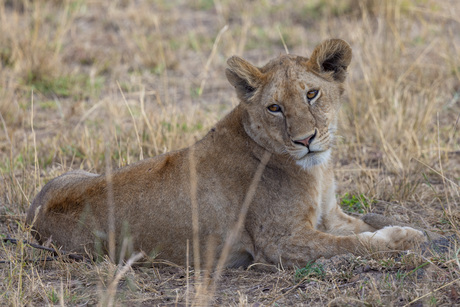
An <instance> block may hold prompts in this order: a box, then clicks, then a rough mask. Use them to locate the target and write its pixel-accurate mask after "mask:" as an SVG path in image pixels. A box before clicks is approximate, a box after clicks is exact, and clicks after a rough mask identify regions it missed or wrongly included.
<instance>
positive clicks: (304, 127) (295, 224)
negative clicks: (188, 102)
mask: <svg viewBox="0 0 460 307" xmlns="http://www.w3.org/2000/svg"><path fill="white" fill-rule="evenodd" d="M350 60H351V48H350V46H349V45H348V44H347V43H346V42H344V41H342V40H338V39H333V40H327V41H325V42H323V43H322V44H320V45H319V46H317V47H316V49H315V50H314V52H313V54H312V56H311V58H310V59H308V58H305V57H300V56H293V55H282V56H279V57H278V58H275V59H273V60H272V61H270V62H269V63H268V64H267V65H265V66H264V67H262V68H257V67H255V66H253V65H252V64H250V63H248V62H247V61H245V60H243V59H241V58H238V57H232V58H230V59H229V60H228V65H229V68H228V69H227V71H226V74H227V78H228V80H229V81H230V83H231V84H232V85H233V86H234V87H235V89H236V93H237V95H238V97H239V99H240V101H241V102H240V104H239V105H238V106H237V107H236V108H235V109H234V110H233V111H232V112H231V113H230V114H229V115H227V116H226V117H225V118H224V119H222V120H221V121H220V122H218V123H217V124H216V126H215V127H214V128H212V129H211V130H210V131H209V133H208V134H207V135H206V136H205V137H204V138H203V139H202V140H201V141H199V142H197V143H196V144H194V145H193V146H191V147H190V148H187V149H183V150H180V151H176V152H171V153H167V154H164V155H161V156H157V157H155V158H151V159H146V160H143V161H140V162H138V163H135V164H132V165H129V166H127V167H124V168H122V169H120V170H117V171H114V172H113V174H112V176H111V178H112V179H111V180H107V176H105V175H95V174H90V173H87V172H84V171H75V172H70V173H67V174H64V175H62V176H60V177H58V178H55V179H54V180H52V181H50V182H49V183H48V184H47V185H45V187H44V188H43V189H42V191H41V192H40V193H39V194H38V195H37V197H36V198H35V199H34V201H33V203H32V205H31V207H30V209H29V211H28V214H27V221H28V222H29V223H32V222H33V229H34V234H35V236H36V238H37V239H38V240H39V241H40V242H43V241H45V240H48V239H50V238H51V240H52V242H54V244H56V245H58V246H62V248H63V249H64V250H67V251H76V252H89V253H93V254H96V253H100V252H102V253H104V252H107V246H108V245H107V236H108V233H109V230H110V228H109V226H110V223H109V220H110V218H109V217H110V215H111V213H110V212H113V220H114V227H115V228H114V234H115V237H116V238H115V239H116V240H115V242H116V247H117V249H118V250H119V249H120V247H121V245H122V242H123V240H124V239H126V238H129V240H127V241H126V242H130V247H131V248H130V249H129V250H137V251H144V252H145V253H147V254H151V253H154V254H156V255H158V257H159V258H161V259H166V260H169V261H172V262H175V263H178V264H184V263H185V262H186V246H187V240H189V241H190V242H192V240H193V235H192V234H193V227H192V205H191V178H190V154H191V153H194V159H193V160H194V161H196V177H195V178H193V179H196V183H197V203H198V214H199V238H200V242H199V243H200V249H201V250H200V254H201V255H205V254H206V249H207V246H208V245H207V242H214V243H215V247H216V255H217V256H218V255H219V254H220V253H221V251H222V248H223V245H224V243H225V240H226V238H227V236H228V234H229V231H230V230H231V229H233V227H234V225H235V223H236V221H237V219H238V215H239V213H240V209H241V207H242V204H243V202H244V199H245V196H246V194H247V192H248V189H249V185H250V183H251V181H252V179H253V177H254V174H255V172H256V169H257V167H258V166H259V164H260V161H261V159H262V156H263V155H264V153H265V152H267V151H268V152H269V153H270V154H271V156H270V160H269V161H268V163H267V165H266V166H265V168H264V171H263V173H262V177H261V180H260V181H259V183H258V185H257V188H256V190H255V195H254V198H253V200H252V202H251V204H250V206H249V210H248V212H247V215H246V217H245V220H244V227H243V229H242V231H241V234H240V236H239V237H238V240H237V241H236V243H235V244H233V245H232V248H231V251H230V255H229V257H228V261H227V266H240V265H248V264H250V263H251V262H258V263H266V264H278V263H280V262H281V263H282V264H283V265H285V266H290V265H300V266H301V265H305V264H306V263H307V262H308V261H311V260H314V259H316V258H318V257H321V256H324V257H331V256H334V255H337V254H341V253H345V252H352V253H362V252H363V251H364V249H363V248H362V247H363V246H368V247H371V248H373V249H379V250H388V249H391V250H394V249H406V248H410V247H411V246H413V244H416V243H418V242H421V241H423V240H424V237H423V234H422V233H421V232H420V231H418V230H415V229H413V228H409V227H398V226H394V227H386V228H383V229H381V230H377V229H375V228H373V227H372V226H370V225H368V224H366V223H364V222H363V221H361V220H359V219H356V218H353V217H350V216H348V215H346V214H344V213H343V212H342V210H341V209H340V207H339V206H338V205H337V202H336V199H335V182H334V174H333V165H332V162H331V161H330V153H331V149H332V144H333V142H334V134H335V131H336V126H337V112H338V110H339V107H340V97H341V95H342V92H343V81H344V80H345V78H346V70H347V66H348V65H349V63H350ZM311 90H317V91H318V95H317V96H316V97H315V98H314V99H311V100H309V99H307V97H306V94H307V92H308V91H311ZM274 104H276V105H278V106H280V108H281V109H280V112H272V111H270V110H269V109H268V107H269V106H271V105H274ZM312 135H314V137H313V139H312V140H311V141H310V144H309V146H308V147H307V146H305V145H302V144H301V143H299V142H298V141H299V140H305V139H306V138H308V137H310V136H312ZM295 141H297V142H295ZM192 149H193V150H192ZM110 200H113V210H112V211H110V208H109V201H110ZM35 215H36V216H35ZM191 244H192V243H190V245H191ZM190 250H192V249H190ZM190 257H191V259H193V255H192V254H191V253H190ZM203 258H204V257H203Z"/></svg>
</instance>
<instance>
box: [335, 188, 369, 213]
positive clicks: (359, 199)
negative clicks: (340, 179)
mask: <svg viewBox="0 0 460 307" xmlns="http://www.w3.org/2000/svg"><path fill="white" fill-rule="evenodd" d="M340 206H341V207H342V209H343V210H344V211H346V212H351V213H360V214H362V213H364V212H366V209H368V208H369V202H368V201H367V199H366V198H365V197H364V194H359V195H358V196H356V195H351V194H349V193H345V195H343V196H342V198H341V200H340Z"/></svg>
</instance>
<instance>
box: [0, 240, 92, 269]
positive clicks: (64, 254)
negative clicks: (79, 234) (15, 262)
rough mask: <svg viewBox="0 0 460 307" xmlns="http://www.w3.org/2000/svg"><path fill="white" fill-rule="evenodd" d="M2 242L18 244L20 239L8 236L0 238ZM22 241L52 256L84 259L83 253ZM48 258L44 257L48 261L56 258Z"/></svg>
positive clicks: (77, 259)
mask: <svg viewBox="0 0 460 307" xmlns="http://www.w3.org/2000/svg"><path fill="white" fill-rule="evenodd" d="M2 242H3V243H6V242H10V243H12V244H19V242H20V241H19V240H18V239H13V238H9V237H8V238H4V239H2ZM22 243H23V244H26V245H29V246H30V247H33V248H36V249H41V250H45V251H48V252H51V253H53V254H54V256H67V257H69V259H72V260H76V261H83V260H85V257H84V256H83V255H80V254H75V253H70V252H66V251H63V250H57V249H55V248H52V247H46V246H43V245H40V244H35V243H30V242H28V241H27V240H23V241H22ZM49 258H50V257H48V258H46V259H45V260H46V261H48V260H50V261H52V260H56V257H53V258H51V259H49ZM0 263H6V262H2V261H0Z"/></svg>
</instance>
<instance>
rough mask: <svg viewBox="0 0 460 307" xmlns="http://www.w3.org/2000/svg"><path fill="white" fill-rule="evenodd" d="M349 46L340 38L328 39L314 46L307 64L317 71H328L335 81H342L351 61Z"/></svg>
mask: <svg viewBox="0 0 460 307" xmlns="http://www.w3.org/2000/svg"><path fill="white" fill-rule="evenodd" d="M351 56H352V52H351V47H350V45H348V43H347V42H345V41H344V40H341V39H328V40H325V41H324V42H322V43H321V44H319V45H318V46H316V48H315V50H314V51H313V53H312V55H311V57H310V59H309V60H308V62H307V66H308V67H309V68H310V69H311V70H313V71H316V72H318V73H330V74H332V77H333V78H334V80H335V81H338V82H343V81H345V78H346V76H347V68H348V65H350V61H351Z"/></svg>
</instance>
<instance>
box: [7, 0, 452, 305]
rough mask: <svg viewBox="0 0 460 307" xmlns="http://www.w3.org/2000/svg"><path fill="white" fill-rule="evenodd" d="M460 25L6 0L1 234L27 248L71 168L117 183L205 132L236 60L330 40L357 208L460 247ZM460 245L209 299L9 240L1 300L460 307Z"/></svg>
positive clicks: (357, 3)
mask: <svg viewBox="0 0 460 307" xmlns="http://www.w3.org/2000/svg"><path fill="white" fill-rule="evenodd" d="M458 16H460V4H459V3H458V1H455V0H448V1H442V2H439V1H431V0H426V1H415V0H414V1H409V0H401V1H397V0H389V1H372V0H346V1H335V0H315V1H301V0H294V1H289V2H283V1H274V0H273V1H250V2H248V1H242V0H241V1H240V0H238V1H227V0H214V1H211V0H192V1H179V0H178V1H173V2H171V1H162V0H158V1H147V0H140V1H124V0H118V1H104V0H54V1H45V0H35V1H30V0H18V1H12V0H1V1H0V27H1V29H0V65H1V74H0V115H1V116H0V122H1V125H0V131H1V132H0V182H1V185H0V191H1V194H0V195H1V198H0V236H2V238H5V237H6V236H10V237H14V238H17V239H26V240H29V239H30V238H29V232H28V229H27V228H26V226H25V225H24V216H25V210H26V209H27V208H28V206H29V204H30V201H31V200H32V199H33V197H34V195H35V194H36V193H37V192H38V191H39V190H40V188H41V187H42V186H43V185H44V184H45V183H46V182H47V181H49V180H50V179H51V178H53V177H55V176H57V175H59V174H62V173H63V172H65V171H67V170H69V169H78V168H82V169H85V170H90V171H94V172H104V171H105V169H106V166H107V165H110V164H111V165H112V166H114V167H119V166H123V165H126V164H128V163H131V162H134V161H137V160H139V159H141V158H142V157H147V156H154V155H157V154H161V153H163V152H165V151H169V150H173V149H178V148H182V147H185V146H187V145H190V144H192V143H193V142H194V141H195V140H196V139H197V138H199V137H200V136H202V135H204V134H205V133H206V131H207V129H208V128H210V127H211V125H212V124H213V123H214V122H216V121H217V120H218V119H219V118H221V117H222V116H223V115H224V114H226V112H228V111H229V110H230V109H231V108H232V107H233V106H235V105H236V104H237V101H236V95H235V94H234V93H233V91H232V89H231V86H230V85H228V84H227V81H226V79H225V76H224V68H225V61H226V58H227V57H229V56H230V55H233V54H238V55H242V56H244V57H246V58H248V59H250V60H251V61H253V62H255V63H258V64H263V63H264V62H266V61H267V60H268V59H269V58H271V57H273V56H275V55H277V54H279V53H284V52H285V47H286V48H287V49H288V50H289V52H290V53H295V54H302V55H304V54H309V53H310V52H311V51H312V49H313V48H314V46H315V45H316V44H317V43H318V42H320V41H321V40H323V39H325V38H329V37H339V38H343V39H345V40H347V41H348V42H349V43H350V44H351V45H352V47H353V51H354V60H353V62H352V66H351V68H350V73H349V81H348V83H347V95H346V98H345V102H344V104H343V110H342V113H341V119H342V120H341V129H340V132H339V134H340V135H341V136H342V137H341V138H340V141H339V143H338V145H337V150H336V153H335V161H336V164H337V172H336V175H337V179H338V182H339V190H338V193H339V197H341V195H344V194H345V193H346V192H347V193H348V196H347V197H345V198H344V200H343V204H344V206H346V207H347V209H348V210H351V211H352V212H351V213H352V214H353V213H356V212H367V211H370V212H378V213H382V214H385V215H389V216H392V217H393V218H395V219H396V220H399V221H403V222H410V223H413V224H415V225H417V226H421V227H424V228H426V229H430V230H433V231H435V232H439V233H441V234H456V235H458V234H459V226H460V189H459V184H460V132H459V131H458V130H460V127H459V117H460V56H459V55H460V36H459V35H458V33H460V19H459V17H458ZM225 26H228V28H225ZM219 33H220V34H219ZM107 161H108V162H107ZM353 196H355V198H353ZM459 250H460V246H458V245H456V243H452V244H450V245H449V246H448V247H447V248H444V249H442V250H438V251H435V252H434V253H432V254H425V255H422V254H420V253H415V254H414V253H409V254H404V255H400V256H398V257H390V256H386V255H369V256H368V257H365V258H362V257H361V258H357V257H354V256H351V255H344V256H339V257H335V258H333V259H332V260H324V259H321V260H320V261H319V262H318V263H316V264H314V265H312V266H310V267H306V268H300V269H298V270H296V271H293V270H289V269H287V270H283V271H280V272H277V273H262V272H258V271H254V270H249V271H243V270H225V271H224V272H223V275H222V276H221V279H220V283H218V284H217V288H216V289H212V287H211V284H212V283H211V281H210V279H209V278H211V277H209V276H200V275H198V274H197V275H195V274H194V273H195V272H194V271H193V270H192V269H190V270H187V269H186V268H183V267H176V266H173V265H166V266H165V265H157V264H154V265H151V264H150V265H148V266H145V267H139V268H135V269H132V268H130V267H129V266H127V265H125V266H123V265H117V264H114V263H112V262H110V261H109V260H102V261H100V262H98V263H87V262H72V261H71V262H68V261H67V260H66V257H65V256H58V257H56V260H55V261H47V262H45V261H44V260H43V259H45V258H46V257H51V256H52V255H50V254H49V253H47V252H45V251H40V250H36V249H33V248H31V247H29V246H27V245H25V244H22V243H20V244H18V245H12V244H9V243H2V247H0V260H1V261H3V262H2V263H0V305H29V304H32V305H44V304H50V305H58V304H59V305H85V304H91V305H94V304H100V305H111V304H119V305H143V304H144V305H152V304H181V305H184V304H195V305H199V304H204V303H206V302H207V303H210V304H215V305H241V306H246V305H253V304H254V303H259V304H263V305H270V304H277V305H290V304H295V305H300V304H304V305H309V306H310V305H327V304H329V305H330V306H335V305H337V306H343V305H353V306H354V305H366V306H369V305H398V306H402V305H406V304H409V303H410V302H412V301H415V304H417V303H423V304H424V305H436V306H438V305H454V304H460V293H459V290H458V289H459V286H460V281H459V278H460V263H459ZM214 290H215V292H214ZM211 292H214V294H215V295H214V296H213V297H211V296H210V293H211Z"/></svg>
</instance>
